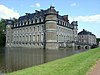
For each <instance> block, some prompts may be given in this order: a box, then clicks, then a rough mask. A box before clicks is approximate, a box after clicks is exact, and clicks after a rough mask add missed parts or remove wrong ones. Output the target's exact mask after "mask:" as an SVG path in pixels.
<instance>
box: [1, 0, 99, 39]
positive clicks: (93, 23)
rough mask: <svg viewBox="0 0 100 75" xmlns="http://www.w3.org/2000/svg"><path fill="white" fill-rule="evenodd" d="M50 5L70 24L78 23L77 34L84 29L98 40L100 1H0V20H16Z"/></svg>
mask: <svg viewBox="0 0 100 75" xmlns="http://www.w3.org/2000/svg"><path fill="white" fill-rule="evenodd" d="M50 5H52V6H54V7H55V9H56V10H57V11H59V14H60V15H68V16H69V21H70V22H72V21H73V20H76V21H78V32H80V31H82V30H83V29H85V30H87V31H90V32H92V33H93V34H95V35H96V37H97V38H100V0H0V18H4V19H10V18H13V17H15V18H18V17H20V16H23V15H25V13H34V12H35V10H40V9H47V8H49V7H50Z"/></svg>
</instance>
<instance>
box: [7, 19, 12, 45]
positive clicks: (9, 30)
mask: <svg viewBox="0 0 100 75" xmlns="http://www.w3.org/2000/svg"><path fill="white" fill-rule="evenodd" d="M12 25H13V21H12V20H6V47H12Z"/></svg>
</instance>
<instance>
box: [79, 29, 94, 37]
mask: <svg viewBox="0 0 100 75" xmlns="http://www.w3.org/2000/svg"><path fill="white" fill-rule="evenodd" d="M78 35H93V36H95V35H94V34H92V33H91V32H89V31H86V30H85V29H83V31H81V32H79V33H78Z"/></svg>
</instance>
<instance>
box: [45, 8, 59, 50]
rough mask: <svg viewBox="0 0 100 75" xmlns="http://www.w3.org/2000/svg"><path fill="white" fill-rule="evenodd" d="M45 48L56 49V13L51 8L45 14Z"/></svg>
mask: <svg viewBox="0 0 100 75" xmlns="http://www.w3.org/2000/svg"><path fill="white" fill-rule="evenodd" d="M44 40H45V48H47V49H57V48H58V44H57V12H56V10H55V9H54V7H53V6H50V8H49V9H48V10H47V13H46V14H45V39H44Z"/></svg>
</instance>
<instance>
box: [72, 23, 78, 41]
mask: <svg viewBox="0 0 100 75" xmlns="http://www.w3.org/2000/svg"><path fill="white" fill-rule="evenodd" d="M71 24H72V25H73V38H74V42H77V41H78V35H77V31H78V28H77V27H78V21H73V22H72V23H71Z"/></svg>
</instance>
